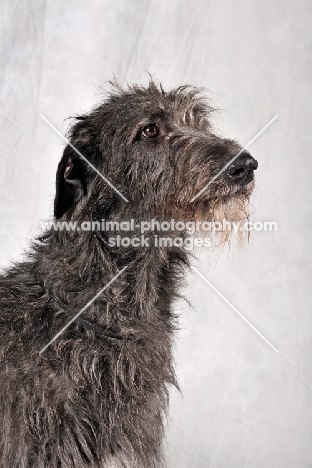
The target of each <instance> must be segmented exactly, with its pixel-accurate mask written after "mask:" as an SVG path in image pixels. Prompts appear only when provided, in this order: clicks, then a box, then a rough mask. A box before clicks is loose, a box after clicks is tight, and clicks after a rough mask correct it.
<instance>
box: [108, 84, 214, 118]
mask: <svg viewBox="0 0 312 468" xmlns="http://www.w3.org/2000/svg"><path fill="white" fill-rule="evenodd" d="M108 105H112V106H113V109H114V114H115V115H116V112H117V113H119V115H120V117H121V118H126V120H130V119H132V120H142V118H147V119H148V118H155V117H159V118H162V117H163V118H167V119H168V118H169V119H171V120H173V121H185V119H186V116H191V120H202V119H203V117H205V116H208V114H209V113H210V112H211V110H212V107H211V106H210V105H209V104H208V103H207V100H206V99H205V97H203V92H202V89H199V88H196V87H192V86H189V85H185V86H180V87H179V88H174V89H172V90H170V91H167V92H166V91H164V90H163V88H162V87H161V85H160V86H157V85H156V84H155V83H154V82H152V83H150V84H149V86H148V87H138V86H133V87H129V88H128V89H127V90H124V89H122V90H121V89H120V88H119V89H118V92H117V93H114V94H113V95H112V96H111V99H110V100H109V101H108Z"/></svg>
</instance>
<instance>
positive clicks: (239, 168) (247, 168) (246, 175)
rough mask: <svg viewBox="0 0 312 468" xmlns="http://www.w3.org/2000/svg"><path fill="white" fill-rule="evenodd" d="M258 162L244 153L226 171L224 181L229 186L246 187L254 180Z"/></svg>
mask: <svg viewBox="0 0 312 468" xmlns="http://www.w3.org/2000/svg"><path fill="white" fill-rule="evenodd" d="M257 167H258V162H257V161H256V160H255V159H254V158H253V157H252V156H250V154H249V153H248V152H247V151H246V152H244V153H242V154H241V155H240V156H239V157H238V158H237V159H236V160H235V161H233V163H232V164H231V165H230V166H229V167H228V168H227V169H226V171H225V176H226V180H227V182H228V183H230V184H235V185H246V184H249V182H251V181H252V180H253V178H254V173H253V172H254V171H255V170H256V169H257Z"/></svg>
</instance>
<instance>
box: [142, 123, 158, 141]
mask: <svg viewBox="0 0 312 468" xmlns="http://www.w3.org/2000/svg"><path fill="white" fill-rule="evenodd" d="M142 135H143V136H144V137H145V138H154V137H157V136H158V135H159V128H158V127H157V125H156V124H149V125H146V127H144V128H143V130H142Z"/></svg>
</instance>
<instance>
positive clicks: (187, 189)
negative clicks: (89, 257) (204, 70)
mask: <svg viewBox="0 0 312 468" xmlns="http://www.w3.org/2000/svg"><path fill="white" fill-rule="evenodd" d="M213 111H214V109H213V108H212V107H211V106H210V105H209V104H208V103H207V101H206V100H205V99H204V98H203V97H202V93H201V90H199V89H197V88H193V87H190V86H182V87H179V88H176V89H174V90H172V91H170V92H165V91H164V90H163V89H162V87H161V86H160V87H158V86H157V85H156V84H155V83H154V82H150V84H149V86H148V87H147V88H143V87H138V86H131V87H128V88H127V89H126V90H124V89H122V88H121V87H120V86H119V85H116V84H115V85H114V88H113V91H112V92H111V94H110V95H109V97H108V98H107V99H106V100H105V102H104V103H103V104H102V105H100V106H99V107H97V108H95V109H94V110H93V111H91V112H90V113H88V114H86V115H83V116H80V117H77V118H76V119H75V122H74V124H73V125H72V127H71V130H70V132H69V139H70V142H71V145H68V146H67V147H66V148H65V150H64V154H63V157H62V160H61V161H60V164H59V167H58V171H57V180H56V198H55V216H56V218H61V217H62V216H63V215H64V214H65V213H67V216H70V217H72V216H74V215H75V213H77V212H80V211H81V210H83V209H84V208H85V210H88V208H87V207H88V205H89V206H92V210H93V212H92V213H91V214H92V216H93V218H94V217H97V216H101V217H105V216H107V215H108V214H110V215H111V214H112V213H119V214H120V213H123V215H126V214H127V215H128V216H131V215H134V214H135V215H136V216H137V215H138V214H139V215H140V216H141V217H148V216H153V217H158V218H168V217H171V216H173V217H175V218H179V219H191V218H193V219H202V218H206V219H207V217H209V218H210V219H218V218H220V217H222V216H223V217H226V218H227V219H234V220H236V219H238V218H242V217H244V216H246V214H247V208H246V206H247V202H248V199H249V196H250V194H251V192H252V190H253V185H254V182H253V172H254V170H255V169H256V168H257V162H256V161H255V160H254V159H253V158H252V157H251V156H250V154H249V153H248V152H247V151H244V150H243V149H242V148H241V146H240V145H239V144H238V143H237V142H236V141H234V140H229V139H225V138H221V137H220V136H218V135H217V134H216V133H215V132H214V131H213V129H212V126H211V114H212V112H213ZM99 173H100V174H102V176H103V177H101V176H100V175H99ZM122 196H124V197H125V198H126V199H127V200H128V201H125V200H124V199H123V198H122ZM78 207H79V208H78ZM77 210H78V211H77ZM79 210H80V211H79ZM85 210H84V211H85ZM89 213H90V211H89Z"/></svg>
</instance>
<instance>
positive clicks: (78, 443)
mask: <svg viewBox="0 0 312 468" xmlns="http://www.w3.org/2000/svg"><path fill="white" fill-rule="evenodd" d="M213 112H214V108H213V107H212V106H211V104H210V103H209V101H208V100H207V99H205V96H204V93H203V90H201V89H198V88H195V87H191V86H181V87H178V88H176V89H173V90H171V91H169V92H165V91H164V89H163V87H162V86H161V85H159V84H156V83H155V82H154V81H153V80H152V81H151V82H150V83H149V85H148V86H147V87H141V86H136V85H127V86H126V87H125V88H122V87H121V86H120V85H118V84H117V83H115V84H114V85H113V86H112V89H111V91H110V93H108V95H107V96H106V97H105V99H104V102H103V103H102V104H101V105H99V106H98V107H96V108H94V109H93V110H92V111H90V112H89V113H86V114H84V115H81V116H77V117H75V119H74V120H73V121H72V124H71V126H70V129H69V132H68V140H67V141H68V144H67V146H66V147H65V149H64V152H63V156H62V158H61V161H60V163H59V165H58V169H57V175H56V196H55V202H54V215H55V217H54V218H53V219H54V221H53V222H54V224H53V223H52V224H51V225H53V228H51V229H47V230H46V231H45V232H43V233H41V234H40V235H39V236H38V238H37V239H36V240H35V241H34V243H33V245H32V248H31V252H30V253H29V256H28V258H27V260H26V261H24V262H23V263H18V264H16V265H15V266H13V267H11V268H10V269H9V270H8V271H7V272H6V274H5V275H3V276H1V278H0V289H1V308H0V336H1V345H0V349H1V352H0V366H1V398H0V411H1V415H2V417H1V420H2V429H1V431H0V433H1V445H0V446H1V453H0V465H1V467H8V468H33V467H34V468H51V467H52V468H77V467H78V468H80V467H93V468H100V467H106V468H112V467H114V468H121V467H123V468H150V467H154V468H156V467H157V468H160V467H163V466H165V465H166V462H165V456H164V453H163V438H164V434H163V433H164V417H165V414H166V409H167V404H168V388H169V387H170V385H177V382H176V378H175V374H174V369H173V365H172V344H173V337H174V332H175V330H176V327H177V317H176V314H175V313H174V311H173V302H174V300H175V299H176V298H177V297H179V295H180V291H181V281H182V280H183V273H184V271H185V267H186V266H187V265H188V263H189V261H188V259H189V254H188V250H187V249H185V248H184V246H185V245H184V244H183V242H185V241H186V240H189V239H190V238H191V236H190V235H189V234H188V233H186V232H182V233H181V230H180V229H178V223H180V224H179V226H181V223H183V222H184V223H187V222H196V223H201V222H205V221H206V222H207V221H214V220H221V219H223V218H224V219H226V220H241V219H244V218H246V216H248V200H249V197H250V195H251V193H252V190H253V185H254V181H253V171H254V170H255V169H256V168H257V162H256V161H255V159H253V158H252V157H251V155H250V154H249V153H248V152H247V151H246V150H244V149H243V148H242V147H241V146H240V145H239V143H238V142H237V141H235V140H230V139H225V138H223V137H221V136H220V135H218V133H217V131H216V130H214V128H213V126H212V123H211V122H212V113H213ZM238 154H239V156H238V157H236V155H238ZM235 157H236V159H235V160H234V158H235ZM223 168H225V169H224V170H222V169H223ZM221 171H222V172H221ZM216 176H217V177H216ZM209 181H211V183H209ZM156 220H157V221H156ZM173 221H174V223H173ZM57 222H65V223H68V224H67V225H66V226H67V227H66V229H65V228H64V229H59V226H60V225H59V224H55V223H57ZM159 222H161V223H162V225H163V226H166V230H167V232H166V244H165V245H163V244H160V243H156V242H153V243H152V242H150V239H151V238H153V239H154V240H156V239H157V240H159V236H158V234H159V232H158V231H157V229H158V224H157V223H159ZM70 223H72V224H70ZM73 223H74V224H73ZM142 223H143V226H144V232H143V234H142V229H141V227H142ZM155 223H156V224H155ZM164 223H165V224H164ZM107 224H110V226H119V232H118V234H117V232H114V233H112V232H111V230H110V229H108V228H107ZM94 225H95V228H94V229H93V228H92V229H91V228H90V229H88V226H89V227H90V226H92V227H93V226H94ZM168 225H169V226H173V229H171V230H170V229H169V230H168V229H167V228H168ZM73 226H74V227H73ZM99 226H100V227H99ZM103 226H104V228H103ZM112 234H114V235H112ZM147 234H148V237H147ZM201 236H202V234H201ZM177 238H179V239H180V240H179V242H177Z"/></svg>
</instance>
